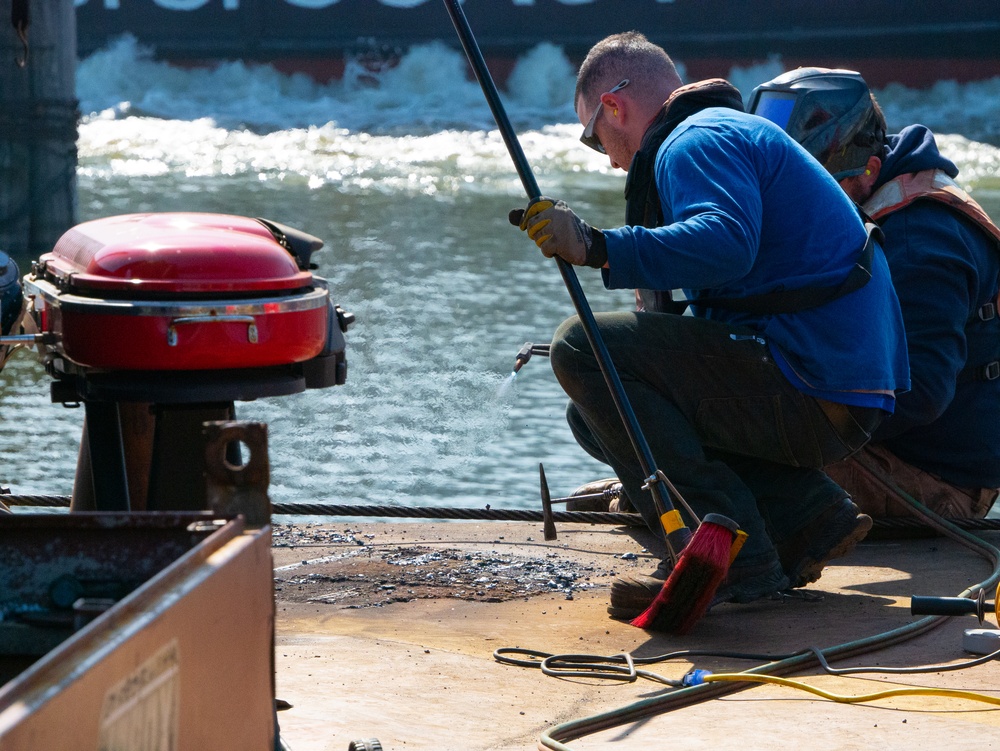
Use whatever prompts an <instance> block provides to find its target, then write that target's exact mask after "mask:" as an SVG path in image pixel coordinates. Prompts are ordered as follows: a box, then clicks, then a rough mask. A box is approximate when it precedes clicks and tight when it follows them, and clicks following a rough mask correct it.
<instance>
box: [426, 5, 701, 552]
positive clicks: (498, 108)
mask: <svg viewBox="0 0 1000 751" xmlns="http://www.w3.org/2000/svg"><path fill="white" fill-rule="evenodd" d="M444 4H445V6H446V7H447V8H448V13H449V15H450V16H451V21H452V23H453V24H454V25H455V30H456V31H457V32H458V37H459V39H460V40H461V42H462V47H463V48H464V49H465V55H466V57H468V58H469V63H470V64H471V65H472V70H473V72H474V73H475V74H476V78H477V79H478V80H479V85H480V87H481V88H482V90H483V94H484V95H485V97H486V101H487V103H488V104H489V106H490V110H491V111H492V112H493V119H494V120H496V124H497V127H498V128H499V129H500V135H501V136H502V137H503V140H504V143H505V144H506V145H507V151H508V152H509V153H510V157H511V159H512V160H513V161H514V167H515V168H516V169H517V174H518V176H519V177H520V178H521V185H523V186H524V190H525V192H526V193H527V194H528V198H529V199H535V198H538V197H539V196H541V194H542V193H541V191H540V190H539V189H538V183H536V182H535V176H534V174H533V173H532V171H531V165H529V164H528V160H527V158H526V157H525V155H524V151H523V150H522V149H521V144H520V142H519V141H518V140H517V135H516V134H515V133H514V128H513V126H511V124H510V120H509V119H508V118H507V113H506V111H505V110H504V108H503V104H502V102H501V101H500V93H499V92H498V91H497V87H496V84H495V83H494V82H493V77H492V76H491V75H490V71H489V68H488V67H487V65H486V60H485V59H484V58H483V53H482V52H481V51H480V49H479V45H478V44H477V42H476V38H475V36H474V35H473V33H472V28H471V27H470V26H469V21H468V19H467V18H466V17H465V12H464V11H463V10H462V6H461V5H460V0H444ZM555 259H556V265H558V267H559V273H561V274H562V278H563V281H564V282H565V283H566V289H568V290H569V295H570V297H571V298H572V299H573V306H574V307H575V308H576V313H577V315H578V316H579V318H580V322H581V323H582V324H583V329H584V332H585V333H586V335H587V339H588V340H589V341H590V346H591V347H592V348H593V350H594V355H595V356H596V357H597V362H598V365H600V368H601V373H603V374H604V380H605V381H606V382H607V384H608V388H609V389H610V391H611V397H612V399H613V400H614V402H615V407H616V408H617V409H618V414H619V415H621V418H622V422H623V423H624V424H625V431H626V432H627V433H628V437H629V440H630V441H631V442H632V448H633V449H634V450H635V453H636V456H637V457H638V458H639V465H640V466H641V468H642V473H643V476H644V477H646V478H648V479H647V483H648V485H649V487H650V490H651V491H652V494H653V500H654V502H655V503H656V506H657V510H658V512H659V514H660V516H661V517H662V516H663V515H664V514H666V513H667V512H669V511H673V510H674V506H673V504H672V503H671V501H670V499H669V493H668V490H667V486H666V483H664V482H663V480H661V479H656V478H655V477H654V476H655V475H656V470H655V469H654V467H655V462H654V460H653V454H652V452H651V451H650V449H649V444H648V443H646V438H645V436H643V434H642V430H641V428H640V427H639V421H638V420H637V419H636V416H635V412H633V411H632V405H631V404H629V401H628V397H627V396H626V394H625V387H624V386H622V382H621V379H620V378H619V377H618V371H617V370H615V366H614V363H613V362H612V361H611V353H609V352H608V348H607V346H606V345H605V344H604V339H603V338H602V337H601V332H600V331H599V330H598V328H597V321H595V320H594V313H593V311H592V310H591V309H590V305H589V304H588V303H587V298H586V296H585V295H584V294H583V288H582V287H581V286H580V280H579V279H578V278H577V276H576V271H575V270H574V269H573V266H572V264H570V263H568V262H567V261H566V260H564V259H562V258H560V257H559V256H555ZM682 529H683V530H685V532H686V533H681V535H680V538H679V539H678V537H677V536H673V537H674V540H673V544H672V541H671V539H670V538H671V537H672V535H671V534H670V533H667V535H666V536H667V549H668V551H669V553H670V557H671V559H672V560H673V562H674V563H676V562H677V558H678V556H679V555H680V553H681V550H680V549H681V548H682V547H683V544H684V543H685V542H686V538H687V537H689V536H690V531H688V530H687V529H686V528H682ZM664 531H665V532H666V530H664ZM678 531H680V530H678ZM675 546H676V548H677V549H675Z"/></svg>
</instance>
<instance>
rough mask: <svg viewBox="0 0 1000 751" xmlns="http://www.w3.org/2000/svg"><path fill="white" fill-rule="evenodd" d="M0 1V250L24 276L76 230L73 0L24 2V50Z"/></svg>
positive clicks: (8, 1) (8, 3)
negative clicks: (26, 18) (26, 22)
mask: <svg viewBox="0 0 1000 751" xmlns="http://www.w3.org/2000/svg"><path fill="white" fill-rule="evenodd" d="M24 2H25V0H0V249H2V250H5V251H7V252H8V253H9V254H10V255H11V256H12V257H14V258H15V259H16V260H17V261H18V263H19V264H20V265H21V268H22V270H24V269H25V268H26V267H27V265H28V264H29V263H30V261H31V260H34V259H36V258H37V257H38V256H39V255H41V254H42V253H45V252H47V251H49V250H51V249H52V246H53V245H54V244H55V241H56V240H57V239H58V238H59V236H60V235H62V233H63V232H65V231H66V230H67V229H69V228H70V227H72V226H73V225H74V224H76V221H77V219H76V215H77V198H76V166H77V152H76V139H77V121H78V119H79V110H78V106H77V100H76V16H75V10H74V6H73V0H42V2H37V0H36V1H34V2H30V3H29V4H27V7H28V11H29V12H30V18H29V20H30V25H29V26H28V29H27V42H28V49H27V53H25V49H24V46H23V45H22V41H21V39H20V38H19V37H18V34H17V32H16V31H15V30H14V28H13V27H12V25H11V10H12V6H13V4H16V3H21V5H20V7H21V8H22V9H23V8H24Z"/></svg>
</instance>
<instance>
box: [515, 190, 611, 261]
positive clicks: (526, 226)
mask: <svg viewBox="0 0 1000 751" xmlns="http://www.w3.org/2000/svg"><path fill="white" fill-rule="evenodd" d="M507 218H508V219H509V220H510V223H511V224H514V225H516V226H518V227H520V228H521V229H522V230H525V231H527V233H528V237H530V238H531V239H532V240H534V241H535V245H537V246H538V247H539V248H540V249H541V251H542V254H543V255H544V256H545V257H546V258H552V256H559V257H560V258H562V259H563V260H565V261H568V262H569V263H571V264H573V265H574V266H592V267H594V268H596V269H599V268H601V267H602V266H603V265H604V264H605V263H607V261H608V250H607V245H606V243H605V241H604V235H603V234H602V233H601V231H600V230H598V229H595V228H594V227H591V226H590V225H589V224H587V223H586V222H585V221H583V220H582V219H581V218H580V217H578V216H577V215H576V214H574V213H573V210H572V209H571V208H570V207H569V206H567V205H566V204H565V203H564V202H563V201H554V200H552V199H551V198H546V197H545V196H540V197H539V198H536V199H534V200H533V201H531V203H529V204H528V207H527V208H526V209H514V210H513V211H511V212H510V214H509V215H508V216H507Z"/></svg>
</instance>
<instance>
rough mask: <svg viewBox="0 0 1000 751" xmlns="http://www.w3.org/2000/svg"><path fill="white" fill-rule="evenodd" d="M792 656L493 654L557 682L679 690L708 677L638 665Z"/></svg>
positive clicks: (516, 651) (507, 650) (508, 651)
mask: <svg viewBox="0 0 1000 751" xmlns="http://www.w3.org/2000/svg"><path fill="white" fill-rule="evenodd" d="M797 654H801V653H797ZM511 655H526V656H527V657H529V658H532V659H518V658H516V657H512V656H511ZM792 656H793V655H764V654H753V653H747V652H716V651H712V650H701V649H680V650H677V651H674V652H667V653H666V654H661V655H651V656H649V657H634V656H633V655H631V654H629V653H628V652H621V653H619V654H615V655H571V654H550V653H548V652H539V651H538V650H535V649H523V648H521V647H500V648H499V649H496V650H495V651H494V652H493V658H494V659H495V660H496V661H497V662H500V663H503V664H505V665H516V666H518V667H526V668H539V669H540V670H541V671H542V673H544V674H545V675H549V676H552V677H554V678H571V677H572V678H593V679H597V680H613V681H622V682H623V683H634V682H635V681H636V680H638V679H639V678H645V679H646V680H650V681H654V682H656V683H662V684H664V685H667V686H673V687H675V688H682V687H685V686H691V685H695V684H694V683H693V682H692V681H693V680H694V679H695V676H698V677H700V676H701V675H702V674H706V673H705V671H695V670H692V671H690V672H689V673H688V674H687V675H685V676H684V678H681V679H674V678H667V677H665V676H662V675H660V674H659V673H653V672H651V671H648V670H639V669H638V668H636V665H652V664H655V663H659V662H666V661H668V660H676V659H679V658H689V657H724V658H727V659H734V660H754V661H760V660H768V661H773V660H781V659H785V658H788V657H792Z"/></svg>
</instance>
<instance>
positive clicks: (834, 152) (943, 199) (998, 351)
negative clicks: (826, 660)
mask: <svg viewBox="0 0 1000 751" xmlns="http://www.w3.org/2000/svg"><path fill="white" fill-rule="evenodd" d="M750 108H751V111H752V112H756V113H757V114H758V115H761V116H763V117H766V118H768V119H770V120H772V121H774V122H775V123H777V124H778V125H780V126H782V127H783V128H784V129H785V130H786V131H787V132H788V133H789V134H790V135H791V136H792V137H793V138H795V139H796V140H797V141H798V142H799V143H801V144H802V145H803V146H804V147H805V148H806V150H807V151H809V153H810V154H812V155H813V156H814V157H816V159H817V160H819V162H820V163H821V164H822V165H823V166H824V167H826V169H827V170H828V171H829V172H830V173H831V174H832V175H833V177H834V179H836V180H837V181H839V183H840V185H841V187H842V188H843V189H844V191H845V192H846V193H847V195H849V196H850V197H851V198H852V199H853V200H854V201H856V202H857V203H858V204H860V205H861V207H862V209H863V210H864V211H865V212H866V213H867V214H868V215H869V216H870V217H872V218H873V219H874V220H876V221H877V222H878V223H879V225H880V226H881V227H882V230H883V232H884V233H885V243H884V246H883V247H884V249H885V255H886V259H887V260H888V262H889V270H890V272H891V274H892V280H893V283H894V285H895V288H896V293H897V295H898V296H899V302H900V306H901V308H902V311H903V323H904V325H905V327H906V339H907V349H908V351H909V360H910V377H911V381H912V388H911V389H910V390H909V391H908V392H906V393H904V394H900V395H899V397H898V398H897V400H896V410H895V412H894V414H893V416H892V417H891V418H890V419H888V420H886V421H885V422H883V423H882V424H881V425H880V426H879V427H878V428H877V429H876V431H875V434H874V436H873V438H872V441H871V443H869V444H868V445H867V446H866V447H865V448H864V449H863V450H862V451H860V452H859V453H858V454H857V455H856V456H853V457H851V458H849V459H847V460H845V461H842V462H838V463H836V464H833V465H831V466H829V467H827V468H826V472H827V473H828V474H829V475H830V477H832V478H833V479H834V480H835V481H836V482H837V483H839V484H840V485H842V486H843V487H844V488H845V489H846V490H848V491H849V492H850V493H851V495H852V496H853V498H854V501H855V503H857V504H858V506H860V507H861V508H862V510H864V511H865V512H866V513H868V514H870V515H872V516H874V517H885V516H904V515H907V514H909V513H911V512H910V510H909V506H907V505H906V503H905V502H903V501H901V500H900V499H899V498H898V497H896V496H898V494H897V493H894V492H893V491H891V490H888V489H887V488H886V486H885V485H884V484H883V483H881V482H879V481H878V479H877V475H878V474H882V475H883V476H887V477H891V478H892V480H893V481H894V482H895V484H896V485H897V486H898V487H899V488H900V489H902V490H903V491H904V492H905V493H907V494H909V495H911V496H912V497H914V498H916V499H917V500H918V501H920V502H921V503H923V504H924V505H925V506H927V507H928V508H930V509H931V510H932V511H935V512H937V513H938V514H940V515H942V516H946V517H978V518H981V517H983V516H985V515H986V513H987V511H988V510H989V509H990V506H991V505H992V504H993V502H994V500H995V499H996V497H997V489H998V488H1000V442H998V441H997V440H996V435H997V428H996V426H997V424H998V423H1000V378H998V376H1000V316H998V311H997V294H998V287H1000V282H998V279H1000V228H998V227H997V225H996V224H994V223H993V222H992V221H991V220H990V218H989V217H988V216H987V214H986V212H985V211H983V209H982V208H981V207H980V206H979V204H977V203H976V202H975V201H974V200H973V199H972V198H971V197H970V196H969V195H968V193H966V192H965V191H964V190H962V189H961V188H960V187H959V186H958V185H957V184H956V183H955V177H956V176H957V175H958V168H957V167H956V166H955V164H954V163H953V162H951V161H950V160H949V159H947V158H945V157H944V156H942V155H941V153H940V152H939V151H938V147H937V144H936V142H935V140H934V134H933V133H931V131H930V130H928V129H927V128H926V127H924V126H923V125H910V126H908V127H906V128H903V129H902V130H901V131H900V132H899V133H898V134H897V135H890V136H887V135H886V123H885V118H884V116H883V114H882V111H881V108H880V107H879V106H878V103H877V102H876V100H875V97H874V96H873V95H872V94H871V92H870V90H869V88H868V86H867V85H866V83H865V81H864V79H863V78H862V77H861V75H859V74H858V73H855V72H853V71H848V70H830V69H826V68H800V69H798V70H795V71H791V72H789V73H785V74H783V75H781V76H778V77H777V78H775V79H773V80H771V81H768V82H767V83H764V84H761V85H760V86H758V87H757V88H756V89H755V90H754V93H753V95H752V97H751V105H750ZM873 468H874V471H873Z"/></svg>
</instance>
